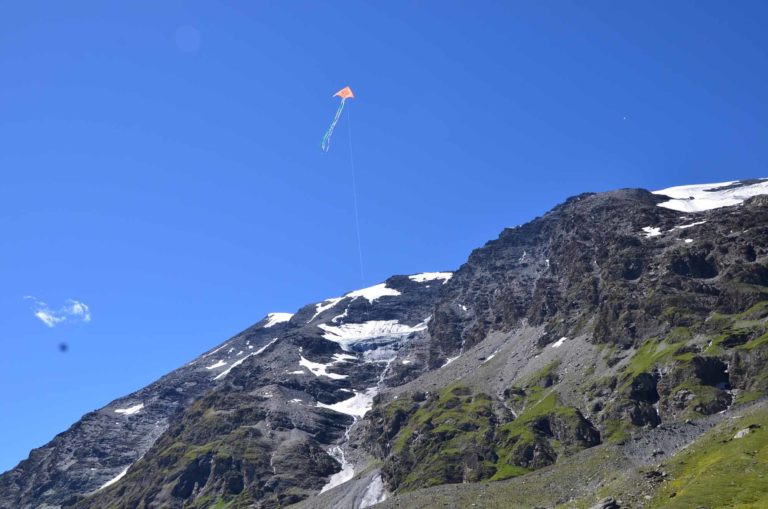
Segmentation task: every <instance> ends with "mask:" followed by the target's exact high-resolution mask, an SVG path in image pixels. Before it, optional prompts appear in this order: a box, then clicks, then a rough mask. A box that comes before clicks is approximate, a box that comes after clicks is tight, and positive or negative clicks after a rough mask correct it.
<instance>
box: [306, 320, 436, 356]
mask: <svg viewBox="0 0 768 509" xmlns="http://www.w3.org/2000/svg"><path fill="white" fill-rule="evenodd" d="M318 327H320V328H321V329H323V330H324V331H325V334H323V338H325V339H327V340H328V341H333V342H334V343H338V344H339V345H340V346H341V348H342V349H343V350H346V351H350V347H351V345H354V344H355V343H359V342H361V341H370V340H372V339H377V338H387V337H392V336H405V335H407V334H410V333H412V332H417V331H421V330H425V329H426V328H427V324H426V322H421V323H419V324H416V325H414V326H410V325H404V324H401V323H400V322H398V321H397V320H371V321H368V322H363V323H345V324H342V325H339V326H333V325H327V324H324V323H323V324H320V325H318Z"/></svg>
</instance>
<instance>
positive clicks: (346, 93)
mask: <svg viewBox="0 0 768 509" xmlns="http://www.w3.org/2000/svg"><path fill="white" fill-rule="evenodd" d="M333 97H341V104H339V109H338V110H336V116H334V117H333V122H331V127H329V128H328V130H327V131H325V136H323V141H322V143H320V148H321V149H323V152H328V149H329V148H330V146H331V136H333V130H334V129H335V128H336V123H337V122H338V121H339V118H340V117H341V112H342V111H343V110H344V103H345V102H346V101H347V99H354V97H355V94H353V93H352V89H351V88H349V87H344V88H342V89H341V90H339V91H338V92H336V93H335V94H333Z"/></svg>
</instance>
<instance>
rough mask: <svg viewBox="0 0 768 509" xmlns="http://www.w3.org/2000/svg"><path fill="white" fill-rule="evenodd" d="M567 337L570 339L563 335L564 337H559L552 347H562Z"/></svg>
mask: <svg viewBox="0 0 768 509" xmlns="http://www.w3.org/2000/svg"><path fill="white" fill-rule="evenodd" d="M566 339H568V338H566V337H565V336H563V337H562V338H560V339H558V340H557V341H555V342H554V343H552V348H560V347H561V346H563V343H565V340H566Z"/></svg>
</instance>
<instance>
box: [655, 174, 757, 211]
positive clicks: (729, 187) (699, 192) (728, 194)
mask: <svg viewBox="0 0 768 509" xmlns="http://www.w3.org/2000/svg"><path fill="white" fill-rule="evenodd" d="M653 194H660V195H664V196H669V197H670V198H672V199H671V200H668V201H665V202H663V203H659V207H664V208H667V209H672V210H679V211H680V212H703V211H705V210H712V209H717V208H720V207H730V206H733V205H738V204H740V203H742V202H743V201H744V200H746V199H748V198H751V197H753V196H757V195H759V194H768V179H764V178H763V179H756V180H749V181H740V180H735V181H731V182H721V183H719V184H698V185H691V186H676V187H670V188H668V189H661V190H659V191H653Z"/></svg>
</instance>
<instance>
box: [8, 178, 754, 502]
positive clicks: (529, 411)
mask: <svg viewBox="0 0 768 509" xmlns="http://www.w3.org/2000/svg"><path fill="white" fill-rule="evenodd" d="M767 359H768V181H766V180H751V181H741V182H730V183H725V184H718V185H714V184H712V185H703V186H685V187H680V188H672V189H668V190H664V191H659V192H657V193H650V192H648V191H644V190H620V191H614V192H609V193H601V194H583V195H579V196H576V197H574V198H571V199H569V200H567V201H566V202H565V203H563V204H561V205H559V206H557V207H555V208H554V209H553V210H552V211H550V212H549V213H547V214H545V215H544V216H542V217H540V218H537V219H535V220H533V221H531V222H530V223H527V224H525V225H522V226H519V227H516V228H510V229H506V230H504V231H503V232H502V234H501V235H500V236H499V238H498V239H496V240H494V241H491V242H489V243H487V244H486V245H485V246H483V247H482V248H479V249H477V250H475V251H474V252H473V253H472V254H471V255H470V257H469V259H468V261H467V262H466V263H465V264H464V265H463V266H462V267H460V268H459V269H458V270H457V271H456V272H455V273H426V274H419V275H414V276H396V277H393V278H390V279H389V280H387V281H386V282H385V283H382V284H380V285H376V286H374V287H371V288H367V289H363V290H359V291H355V292H350V293H348V294H346V295H344V296H341V297H338V298H333V299H328V300H326V301H323V302H320V303H317V304H312V305H309V306H306V307H304V308H302V309H301V310H299V311H298V312H297V313H295V314H294V315H287V314H275V315H270V316H269V317H267V318H266V319H264V320H262V321H261V322H259V323H257V324H256V325H255V326H253V327H252V328H250V329H248V330H246V331H244V332H243V333H241V334H239V335H237V336H235V337H234V338H232V339H230V340H229V341H227V342H225V343H223V344H222V345H221V346H220V347H218V348H216V349H213V350H211V351H210V352H208V353H206V354H204V355H203V356H201V357H200V358H198V359H196V360H195V361H193V362H191V363H189V364H188V365H186V366H184V367H182V368H180V369H179V370H177V371H175V372H173V373H171V374H169V375H168V376H166V377H164V378H163V379H161V380H159V381H158V382H156V383H155V384H153V385H151V386H149V387H147V388H145V389H143V390H141V391H138V392H137V393H135V394H132V395H130V396H128V397H126V398H121V399H119V400H116V401H115V402H113V403H112V404H110V405H108V406H106V407H105V408H103V409H101V410H98V411H96V412H93V413H90V414H87V415H86V416H84V417H83V419H82V420H81V421H79V422H78V423H76V424H75V425H74V426H73V427H72V428H70V430H68V431H66V432H64V433H62V434H61V435H59V436H57V437H56V438H55V439H54V440H53V441H52V442H51V443H49V444H47V445H46V446H44V447H42V448H40V449H36V450H35V451H33V452H32V453H31V455H30V458H29V459H27V460H25V461H24V462H22V463H21V464H20V465H19V466H18V467H16V468H15V469H13V470H11V471H9V472H7V473H5V474H3V475H2V476H0V507H2V508H5V507H7V508H11V507H13V508H16V507H73V506H74V507H93V508H96V507H121V508H122V507H125V508H128V507H285V506H288V505H291V504H298V506H299V507H305V508H306V507H317V508H327V507H339V508H358V507H369V506H372V505H374V504H377V503H382V504H383V506H384V507H458V506H460V507H468V506H471V505H472V504H474V505H475V507H517V506H520V507H533V506H536V505H539V506H544V507H553V506H557V505H562V506H571V507H591V506H593V505H594V504H598V505H597V506H598V507H625V506H626V507H657V506H659V507H661V506H663V507H674V506H679V507H698V505H696V504H699V505H703V506H711V507H727V506H729V505H733V506H735V505H736V503H737V502H738V503H743V504H747V505H744V506H745V507H746V506H749V505H748V504H753V505H751V507H760V506H761V505H760V504H764V505H765V504H768V482H766V480H765V479H764V477H763V475H764V474H762V472H765V471H766V470H765V467H766V466H768V465H766V463H768V438H766V436H765V435H766V433H767V432H768V428H765V426H768V422H766V418H767V417H768V402H766V398H765V394H766V391H767V390H768V367H766V360H767ZM725 461H727V462H729V464H730V465H740V466H741V467H743V468H741V470H738V471H734V470H732V469H731V467H726V466H724V465H722V464H721V462H725ZM734 472H736V474H734ZM734 475H736V476H737V481H738V485H739V486H742V487H745V488H748V489H747V490H746V491H748V493H749V495H748V496H747V495H745V494H744V493H743V492H742V491H739V490H735V489H731V487H732V486H733V485H732V484H729V483H732V482H734ZM488 481H494V482H488ZM714 487H719V489H715V488H714ZM745 497H747V498H745ZM386 499H388V500H386ZM603 499H605V500H603ZM607 499H611V500H607ZM601 500H603V501H602V502H601ZM456 504H458V505H456ZM755 504H756V505H755Z"/></svg>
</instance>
